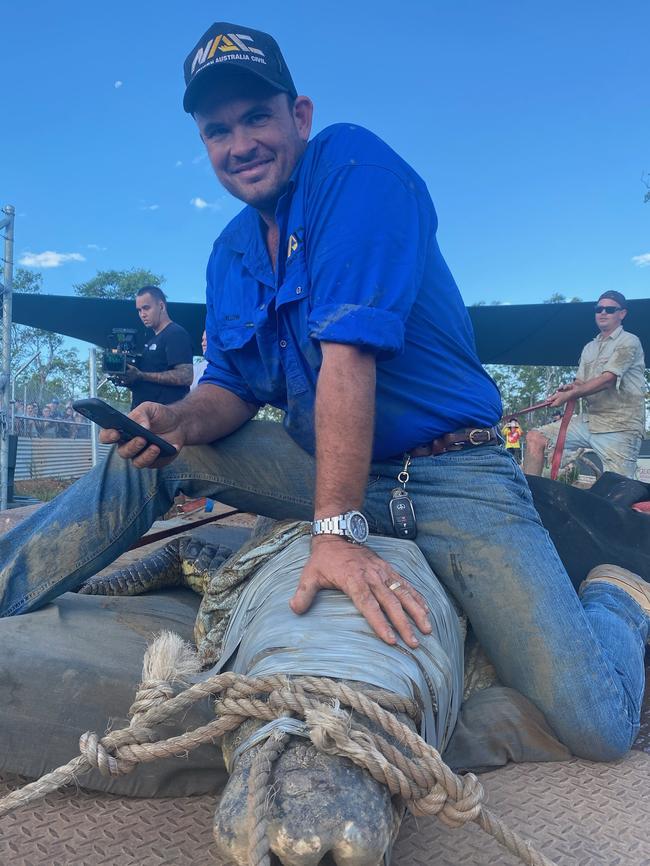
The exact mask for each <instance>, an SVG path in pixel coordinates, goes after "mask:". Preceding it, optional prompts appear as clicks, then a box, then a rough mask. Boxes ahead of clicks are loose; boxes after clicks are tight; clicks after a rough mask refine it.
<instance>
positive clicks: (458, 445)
mask: <svg viewBox="0 0 650 866" xmlns="http://www.w3.org/2000/svg"><path fill="white" fill-rule="evenodd" d="M501 441H502V440H501V434H500V431H499V428H498V427H464V428H463V429H462V430H455V431H454V432H453V433H445V435H444V436H439V437H438V438H437V439H434V440H433V442H429V443H428V444H427V445H418V446H417V448H411V450H410V451H407V454H409V455H410V456H411V457H428V456H429V455H431V456H433V457H436V456H437V455H438V454H446V453H447V452H449V451H463V450H464V449H466V448H474V447H476V446H477V445H498V444H499V443H500V442H501Z"/></svg>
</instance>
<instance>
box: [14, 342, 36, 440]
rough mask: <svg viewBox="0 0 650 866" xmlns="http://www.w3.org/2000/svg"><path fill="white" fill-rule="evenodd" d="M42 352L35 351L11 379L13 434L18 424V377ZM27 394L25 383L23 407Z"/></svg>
mask: <svg viewBox="0 0 650 866" xmlns="http://www.w3.org/2000/svg"><path fill="white" fill-rule="evenodd" d="M40 354H41V353H40V351H38V352H35V353H34V354H33V355H32V357H31V358H30V359H29V361H25V363H24V364H23V366H22V367H19V368H18V369H17V370H16V373H15V375H14V377H13V379H12V380H11V432H12V434H13V433H15V432H16V431H15V429H14V428H15V426H16V379H17V378H18V377H19V376H20V374H21V373H22V372H23V370H26V369H27V367H29V365H30V364H31V363H32V361H35V360H36V359H37V358H39V357H40ZM26 395H27V385H25V390H24V393H23V397H25V399H24V400H23V408H24V407H25V404H26V403H27V399H26Z"/></svg>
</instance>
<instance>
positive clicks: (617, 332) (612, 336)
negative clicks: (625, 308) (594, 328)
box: [596, 325, 623, 342]
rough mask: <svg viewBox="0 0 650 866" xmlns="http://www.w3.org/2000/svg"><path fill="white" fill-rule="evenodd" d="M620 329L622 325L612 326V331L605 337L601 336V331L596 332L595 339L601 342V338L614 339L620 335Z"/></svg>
mask: <svg viewBox="0 0 650 866" xmlns="http://www.w3.org/2000/svg"><path fill="white" fill-rule="evenodd" d="M622 330H623V325H619V326H618V328H614V330H613V331H612V333H611V334H608V336H607V337H603V335H602V334H601V333H598V334H596V339H597V340H600V341H601V342H602V341H603V340H615V339H616V338H617V337H618V336H619V335H620V333H621V331H622Z"/></svg>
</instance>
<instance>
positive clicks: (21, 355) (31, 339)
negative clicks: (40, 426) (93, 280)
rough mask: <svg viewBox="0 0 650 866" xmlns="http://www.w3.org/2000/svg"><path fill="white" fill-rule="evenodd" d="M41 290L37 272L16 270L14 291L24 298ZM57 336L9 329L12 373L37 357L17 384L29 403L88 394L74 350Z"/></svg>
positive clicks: (19, 327) (83, 370)
mask: <svg viewBox="0 0 650 866" xmlns="http://www.w3.org/2000/svg"><path fill="white" fill-rule="evenodd" d="M42 286H43V276H42V274H40V273H38V272H37V271H28V270H26V269H25V268H17V269H16V272H15V274H14V281H13V289H14V291H15V292H21V293H23V294H29V295H33V294H37V293H38V292H40V291H41V288H42ZM64 343H65V339H64V337H62V336H61V335H60V334H54V333H52V332H51V331H45V330H42V329H41V328H29V327H27V326H26V325H16V324H13V325H12V329H11V367H12V371H13V372H14V373H15V372H16V371H17V370H19V369H20V367H22V365H23V364H25V363H26V362H27V361H28V360H29V359H30V358H32V357H33V356H34V355H35V354H36V353H37V352H38V357H37V358H36V359H35V360H34V362H33V364H32V365H31V367H29V368H28V369H26V370H25V371H24V373H23V375H22V376H21V379H20V382H19V386H20V388H19V392H18V393H20V390H22V389H23V388H25V387H26V389H27V392H28V394H29V399H30V400H33V401H36V402H38V403H39V404H42V403H44V402H47V401H48V400H49V399H51V398H52V397H58V398H59V399H60V400H65V399H68V398H72V397H75V396H77V395H78V394H80V393H83V392H85V391H87V389H88V379H87V371H86V368H85V365H84V362H83V361H82V360H81V359H80V358H79V354H78V352H77V350H76V349H66V348H65V346H64Z"/></svg>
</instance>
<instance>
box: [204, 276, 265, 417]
mask: <svg viewBox="0 0 650 866" xmlns="http://www.w3.org/2000/svg"><path fill="white" fill-rule="evenodd" d="M211 298H212V289H211V285H210V268H209V266H208V289H207V315H206V321H205V330H206V336H207V339H208V348H207V352H206V353H205V356H206V359H207V361H208V366H207V367H206V368H205V372H204V374H203V375H202V376H201V379H200V380H199V385H219V387H220V388H225V389H226V390H227V391H231V392H232V393H233V394H235V395H236V396H237V397H239V398H240V399H241V400H243V401H244V402H245V403H252V404H255V405H261V403H260V401H259V400H258V399H257V397H256V396H255V394H253V392H252V391H251V389H250V387H249V386H248V385H247V383H246V381H245V379H244V377H243V376H242V374H241V373H240V371H239V370H238V369H237V366H236V364H235V362H234V361H232V360H231V359H230V358H229V357H228V353H227V352H226V351H224V348H226V347H223V348H222V346H221V345H220V342H221V343H223V342H224V340H225V341H226V342H229V343H230V344H232V345H231V348H233V349H240V350H244V347H245V346H246V343H247V342H248V339H249V338H248V337H247V336H246V335H245V333H242V332H241V331H236V330H235V329H231V332H230V336H229V337H227V336H225V335H224V332H223V330H222V331H219V329H218V327H217V322H216V319H215V315H214V307H213V304H212V300H211Z"/></svg>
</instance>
